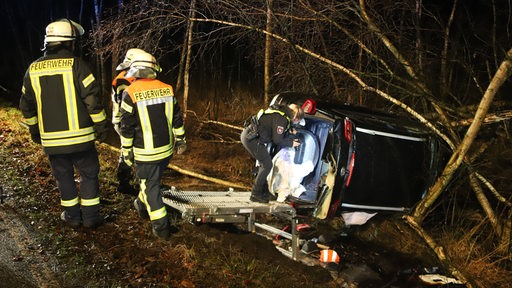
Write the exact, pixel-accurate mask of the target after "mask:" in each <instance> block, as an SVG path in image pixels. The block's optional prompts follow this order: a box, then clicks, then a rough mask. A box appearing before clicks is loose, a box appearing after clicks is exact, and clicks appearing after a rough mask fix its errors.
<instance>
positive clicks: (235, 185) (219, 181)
mask: <svg viewBox="0 0 512 288" xmlns="http://www.w3.org/2000/svg"><path fill="white" fill-rule="evenodd" d="M108 147H109V148H110V149H111V150H113V151H116V152H117V153H120V149H119V148H117V147H114V146H111V145H108ZM167 167H168V168H170V169H172V170H174V171H177V172H179V173H181V174H184V175H188V176H192V177H195V178H199V179H203V180H206V181H209V182H213V183H217V184H220V185H224V186H226V187H231V188H240V189H246V190H250V189H251V187H248V186H245V185H242V184H238V183H234V182H229V181H225V180H222V179H218V178H213V177H209V176H206V175H203V174H200V173H197V172H193V171H190V170H186V169H183V168H180V167H178V166H176V165H174V164H169V165H167Z"/></svg>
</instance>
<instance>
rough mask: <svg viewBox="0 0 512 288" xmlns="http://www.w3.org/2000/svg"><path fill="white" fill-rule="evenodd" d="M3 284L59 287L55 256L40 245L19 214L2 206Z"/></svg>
mask: <svg viewBox="0 0 512 288" xmlns="http://www.w3.org/2000/svg"><path fill="white" fill-rule="evenodd" d="M0 243H1V245H0V283H1V284H0V286H2V287H59V284H58V281H57V278H56V276H55V274H54V272H53V271H52V269H51V267H52V266H53V265H52V263H54V261H52V259H51V258H50V257H49V256H47V255H45V253H44V251H42V250H41V249H40V248H39V245H38V244H37V243H36V241H35V240H34V238H33V237H32V236H31V233H30V232H29V231H28V230H27V229H26V228H25V226H24V225H23V223H22V221H20V219H19V218H18V216H17V214H16V213H15V212H14V211H13V210H12V209H11V208H10V207H9V206H8V204H2V206H0Z"/></svg>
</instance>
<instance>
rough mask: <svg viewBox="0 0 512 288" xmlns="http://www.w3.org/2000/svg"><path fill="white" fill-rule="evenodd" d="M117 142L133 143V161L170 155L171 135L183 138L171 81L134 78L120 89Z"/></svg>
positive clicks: (172, 143) (150, 159) (124, 145)
mask: <svg viewBox="0 0 512 288" xmlns="http://www.w3.org/2000/svg"><path fill="white" fill-rule="evenodd" d="M120 130H121V145H122V146H123V147H124V148H131V147H133V154H134V159H135V161H137V162H146V163H152V162H158V161H159V160H162V159H165V158H167V157H169V156H171V155H172V153H173V148H174V140H175V139H174V138H177V139H184V138H185V129H184V127H183V118H182V116H181V111H180V106H179V105H178V102H177V100H176V98H175V97H174V92H173V89H172V86H171V85H168V84H165V83H163V82H161V81H159V80H156V79H137V80H135V81H134V82H133V83H132V84H131V85H130V86H128V88H126V89H125V91H124V93H123V100H122V103H121V129H120Z"/></svg>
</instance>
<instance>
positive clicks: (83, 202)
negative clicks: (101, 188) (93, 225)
mask: <svg viewBox="0 0 512 288" xmlns="http://www.w3.org/2000/svg"><path fill="white" fill-rule="evenodd" d="M99 204H100V197H96V198H92V199H83V198H82V199H80V205H82V206H94V205H99Z"/></svg>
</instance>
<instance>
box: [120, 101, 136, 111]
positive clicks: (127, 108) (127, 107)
mask: <svg viewBox="0 0 512 288" xmlns="http://www.w3.org/2000/svg"><path fill="white" fill-rule="evenodd" d="M121 108H122V109H124V110H125V111H126V112H128V113H130V114H131V113H132V111H133V107H132V106H130V105H128V104H126V102H124V101H122V102H121Z"/></svg>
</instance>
